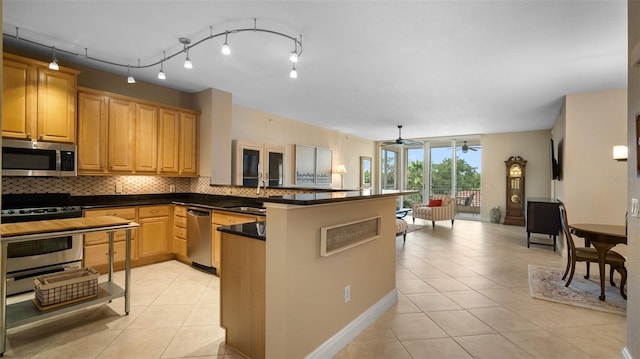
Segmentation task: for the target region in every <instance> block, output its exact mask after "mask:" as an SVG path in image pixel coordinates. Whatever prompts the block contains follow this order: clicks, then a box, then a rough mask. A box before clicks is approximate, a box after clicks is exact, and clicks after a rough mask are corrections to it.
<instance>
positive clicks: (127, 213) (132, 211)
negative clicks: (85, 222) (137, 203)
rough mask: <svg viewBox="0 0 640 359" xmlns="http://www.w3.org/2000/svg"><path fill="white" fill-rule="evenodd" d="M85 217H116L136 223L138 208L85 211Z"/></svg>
mask: <svg viewBox="0 0 640 359" xmlns="http://www.w3.org/2000/svg"><path fill="white" fill-rule="evenodd" d="M84 216H85V217H100V216H115V217H120V218H124V219H130V220H132V221H135V219H136V208H135V207H117V208H106V209H85V210H84Z"/></svg>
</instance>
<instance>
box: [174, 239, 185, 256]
mask: <svg viewBox="0 0 640 359" xmlns="http://www.w3.org/2000/svg"><path fill="white" fill-rule="evenodd" d="M173 252H174V253H175V254H177V255H180V256H183V257H186V256H187V241H186V240H185V239H182V238H174V239H173Z"/></svg>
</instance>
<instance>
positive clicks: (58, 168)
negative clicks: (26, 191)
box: [2, 139, 78, 177]
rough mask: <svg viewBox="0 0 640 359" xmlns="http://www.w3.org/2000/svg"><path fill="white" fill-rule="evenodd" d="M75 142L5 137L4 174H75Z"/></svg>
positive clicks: (55, 175) (59, 175) (52, 175)
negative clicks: (9, 138) (10, 138)
mask: <svg viewBox="0 0 640 359" xmlns="http://www.w3.org/2000/svg"><path fill="white" fill-rule="evenodd" d="M76 149H77V148H76V146H75V145H73V144H68V143H54V142H37V141H24V140H8V139H3V140H2V175H3V176H49V177H61V176H76V175H77V174H78V172H77V164H76V163H77V160H76Z"/></svg>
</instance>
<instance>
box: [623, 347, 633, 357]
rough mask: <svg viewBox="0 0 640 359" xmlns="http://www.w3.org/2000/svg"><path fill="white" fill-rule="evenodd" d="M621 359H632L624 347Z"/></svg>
mask: <svg viewBox="0 0 640 359" xmlns="http://www.w3.org/2000/svg"><path fill="white" fill-rule="evenodd" d="M622 359H633V357H632V356H631V353H629V349H628V348H627V346H626V345H625V346H624V348H622Z"/></svg>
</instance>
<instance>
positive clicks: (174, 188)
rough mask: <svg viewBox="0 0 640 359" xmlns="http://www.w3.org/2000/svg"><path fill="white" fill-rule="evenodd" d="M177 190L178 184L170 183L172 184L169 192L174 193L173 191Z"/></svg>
mask: <svg viewBox="0 0 640 359" xmlns="http://www.w3.org/2000/svg"><path fill="white" fill-rule="evenodd" d="M175 191H176V185H174V184H170V185H169V192H171V193H173V192H175Z"/></svg>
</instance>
